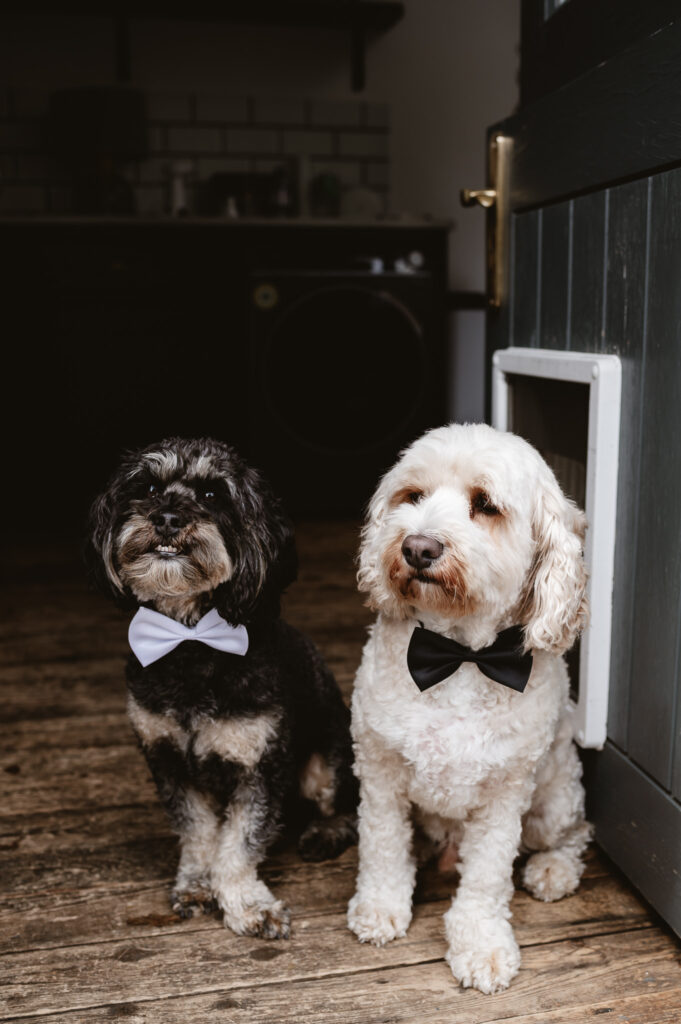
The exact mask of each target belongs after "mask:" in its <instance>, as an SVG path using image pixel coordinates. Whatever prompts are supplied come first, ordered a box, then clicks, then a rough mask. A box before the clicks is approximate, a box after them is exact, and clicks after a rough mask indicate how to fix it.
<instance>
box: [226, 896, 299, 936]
mask: <svg viewBox="0 0 681 1024" xmlns="http://www.w3.org/2000/svg"><path fill="white" fill-rule="evenodd" d="M224 925H225V928H231V930H232V931H233V932H235V933H236V934H237V935H253V936H255V937H256V938H259V939H288V938H290V936H291V911H290V910H289V909H288V907H287V906H286V904H285V903H283V902H282V901H281V900H275V899H274V898H272V901H271V902H269V901H267V902H265V901H260V900H258V901H255V902H253V903H241V904H239V905H238V906H234V905H231V906H227V907H225V908H224Z"/></svg>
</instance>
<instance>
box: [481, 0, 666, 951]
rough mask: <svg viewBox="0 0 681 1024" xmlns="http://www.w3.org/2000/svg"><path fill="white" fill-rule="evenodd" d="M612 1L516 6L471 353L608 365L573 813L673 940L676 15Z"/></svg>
mask: <svg viewBox="0 0 681 1024" xmlns="http://www.w3.org/2000/svg"><path fill="white" fill-rule="evenodd" d="M614 6H615V7H616V8H617V12H619V14H617V12H615V19H614V20H613V18H612V17H611V13H612V11H611V9H613V2H612V0H563V2H562V3H557V2H554V0H551V2H548V3H545V2H544V0H526V2H525V3H524V5H523V73H522V76H521V77H522V83H523V85H522V92H523V101H524V102H523V106H522V107H521V110H520V112H519V113H518V114H517V115H514V116H513V117H511V118H509V119H508V120H507V121H504V122H503V123H502V124H499V125H495V126H494V127H493V129H491V132H492V133H493V134H495V135H497V134H502V135H504V136H507V137H510V138H511V139H512V157H511V165H510V196H509V207H508V208H509V211H510V212H509V220H510V223H509V225H508V234H509V251H508V254H507V260H508V280H507V287H506V289H505V295H504V296H503V299H502V302H501V306H500V308H498V309H491V310H490V313H489V318H488V334H487V337H488V348H489V352H488V356H489V358H490V360H491V354H492V352H493V351H494V350H495V349H497V348H503V347H507V346H509V345H514V346H530V347H537V348H551V349H564V350H573V351H589V352H612V353H616V354H618V355H619V356H620V358H621V360H622V372H623V390H622V421H621V437H620V453H621V454H620V460H621V461H620V472H619V485H618V505H617V507H618V511H617V542H616V551H615V584H614V593H613V606H614V607H613V634H612V657H611V674H610V703H609V719H608V741H607V743H606V746H605V748H604V750H603V751H601V752H598V753H593V754H589V755H587V758H586V762H587V773H586V774H587V784H588V793H589V805H590V816H591V819H592V820H593V821H594V823H595V826H596V837H597V839H598V841H599V843H600V844H601V845H602V846H603V847H604V849H605V850H606V851H607V853H608V854H609V855H610V856H611V857H612V859H613V860H614V861H615V862H616V863H617V864H618V865H619V866H620V867H621V868H622V869H623V870H624V871H625V872H626V874H627V875H628V876H629V877H630V878H631V880H632V881H633V882H634V883H635V885H637V886H638V887H639V889H640V890H641V892H642V893H643V894H644V896H646V897H647V899H648V900H649V901H650V902H651V903H652V904H653V905H654V906H655V908H656V909H657V910H658V911H659V912H660V913H661V914H662V915H663V917H665V919H666V920H667V921H668V922H669V924H670V925H671V926H672V927H673V928H674V929H675V930H676V931H677V932H678V933H680V934H681V699H680V698H681V683H680V676H681V10H679V7H680V5H679V4H678V3H676V4H673V5H670V4H669V3H664V2H655V0H653V2H651V3H648V4H646V5H641V4H640V3H637V2H633V3H632V2H630V0H617V4H616V5H614ZM644 7H645V10H643V8H644ZM608 26H610V29H608ZM608 31H610V35H608Z"/></svg>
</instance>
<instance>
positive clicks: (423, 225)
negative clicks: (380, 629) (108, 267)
mask: <svg viewBox="0 0 681 1024" xmlns="http://www.w3.org/2000/svg"><path fill="white" fill-rule="evenodd" d="M10 225H11V226H12V227H17V226H22V227H23V226H27V227H28V226H40V227H44V226H61V227H74V226H77V227H87V226H93V227H150V226H153V227H160V226H163V227H168V226H171V227H202V228H212V229H214V228H267V229H273V230H282V229H285V228H288V229H290V230H295V229H305V230H309V229H313V228H318V229H325V230H327V229H330V228H333V229H338V230H341V231H348V230H357V229H361V230H365V231H366V230H371V231H384V230H386V231H400V230H401V231H449V230H451V228H452V227H453V226H454V224H453V222H452V221H449V220H444V219H432V220H431V219H430V218H427V217H408V218H407V217H405V218H394V219H393V218H385V219H381V220H363V219H354V218H345V217H343V218H340V217H334V218H330V217H239V218H236V219H230V218H228V217H193V216H187V217H171V216H170V215H163V214H159V215H158V216H154V217H151V216H144V217H113V216H111V217H65V216H57V215H55V216H44V215H38V216H35V217H31V216H26V217H0V227H6V226H10Z"/></svg>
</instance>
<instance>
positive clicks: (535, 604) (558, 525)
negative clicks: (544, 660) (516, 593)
mask: <svg viewBox="0 0 681 1024" xmlns="http://www.w3.org/2000/svg"><path fill="white" fill-rule="evenodd" d="M533 530H534V535H535V544H536V547H535V555H534V561H533V564H532V568H531V570H530V574H529V577H528V582H527V590H526V593H525V601H524V604H523V613H522V618H523V621H524V623H525V646H526V648H527V649H528V650H530V649H532V648H534V649H543V650H549V651H553V652H555V653H558V654H562V653H563V652H564V651H567V650H569V649H570V647H572V645H573V643H574V642H575V640H576V639H577V637H578V636H579V634H580V633H581V632H582V630H583V629H584V626H585V625H586V622H587V617H588V604H587V599H586V582H587V573H586V567H585V565H584V557H583V554H582V549H583V543H584V533H585V530H586V517H585V515H584V513H583V512H581V511H580V510H579V509H578V508H577V506H576V505H575V503H574V502H573V501H571V500H570V499H569V498H566V497H565V495H564V494H563V492H562V491H561V489H560V487H559V486H558V483H557V481H556V479H555V477H554V476H553V473H548V474H547V475H546V477H545V479H544V480H543V481H542V483H541V485H540V488H539V493H538V497H537V503H536V506H535V510H534V517H533Z"/></svg>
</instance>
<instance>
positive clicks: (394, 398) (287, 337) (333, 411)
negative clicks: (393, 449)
mask: <svg viewBox="0 0 681 1024" xmlns="http://www.w3.org/2000/svg"><path fill="white" fill-rule="evenodd" d="M425 376H426V351H425V345H424V339H423V333H422V330H421V327H420V326H419V324H418V323H417V322H416V320H415V319H414V317H413V316H412V314H411V313H410V312H409V311H408V310H407V309H406V308H405V307H404V306H403V305H402V304H401V303H400V302H399V301H398V300H397V299H396V298H395V297H394V296H393V295H391V294H389V293H387V292H382V291H372V290H370V289H368V288H360V287H351V286H337V287H334V288H321V289H319V290H317V291H314V292H311V293H310V294H308V295H305V296H303V297H302V298H301V299H299V300H298V301H297V302H295V303H294V304H293V305H292V306H291V307H290V308H289V309H288V310H287V311H286V312H285V313H284V314H283V316H282V317H281V319H280V320H279V322H278V324H277V326H276V327H275V328H274V330H273V332H272V335H271V336H270V339H269V344H268V348H267V357H266V361H265V386H266V390H267V396H268V399H269V402H270V405H271V407H272V408H273V409H274V410H275V412H276V415H277V417H278V419H279V420H280V421H282V423H283V424H285V426H286V427H287V428H288V429H289V430H290V431H292V432H293V433H294V434H295V435H296V437H297V438H298V439H299V440H302V441H304V442H305V443H306V444H308V445H310V446H312V447H314V448H318V449H326V450H328V449H334V450H337V451H358V450H359V449H364V448H371V447H374V446H375V445H377V444H381V443H382V442H385V441H386V440H387V439H389V438H391V437H394V436H396V435H398V434H399V433H400V431H401V430H402V429H403V428H404V427H406V425H407V424H408V422H409V421H410V419H411V418H412V416H413V413H414V411H415V410H416V409H417V408H418V406H419V405H420V403H421V401H422V397H423V387H424V385H425Z"/></svg>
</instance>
